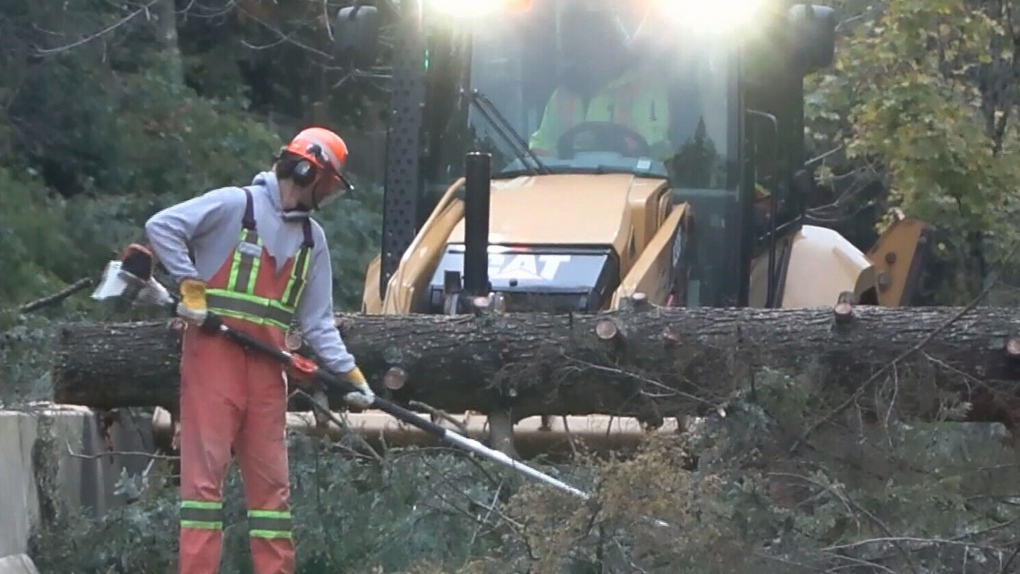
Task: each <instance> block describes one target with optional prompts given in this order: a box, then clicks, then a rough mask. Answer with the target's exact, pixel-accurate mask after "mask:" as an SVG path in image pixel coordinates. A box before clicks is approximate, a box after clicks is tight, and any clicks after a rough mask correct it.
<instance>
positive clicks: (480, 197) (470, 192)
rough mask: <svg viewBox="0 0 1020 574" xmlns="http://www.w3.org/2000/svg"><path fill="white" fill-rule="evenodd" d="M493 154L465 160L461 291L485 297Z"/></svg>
mask: <svg viewBox="0 0 1020 574" xmlns="http://www.w3.org/2000/svg"><path fill="white" fill-rule="evenodd" d="M491 166H492V155H490V154H487V153H483V152H476V151H473V152H469V153H468V154H467V156H466V157H465V158H464V291H465V295H467V296H468V297H479V296H482V297H485V296H488V295H489V292H490V291H491V288H490V285H489V191H490V188H491V181H492V180H491V179H490V173H491V172H490V170H491Z"/></svg>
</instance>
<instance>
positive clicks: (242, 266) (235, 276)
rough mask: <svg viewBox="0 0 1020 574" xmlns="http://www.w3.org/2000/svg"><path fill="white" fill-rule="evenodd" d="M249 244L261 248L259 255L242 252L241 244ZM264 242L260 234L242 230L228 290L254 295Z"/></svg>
mask: <svg viewBox="0 0 1020 574" xmlns="http://www.w3.org/2000/svg"><path fill="white" fill-rule="evenodd" d="M242 243H248V244H251V245H255V246H256V247H258V248H259V251H260V253H259V255H258V256H255V255H254V254H248V253H244V252H242V251H241V244H242ZM261 250H262V242H261V241H260V240H259V234H258V233H257V232H256V231H255V230H253V229H242V230H241V238H240V241H239V242H238V244H237V246H236V247H235V248H234V263H233V265H232V266H231V268H230V282H229V283H227V289H228V290H230V291H237V292H240V293H254V291H255V277H256V274H257V273H258V270H259V263H260V262H261V260H262V256H261V255H262V254H261Z"/></svg>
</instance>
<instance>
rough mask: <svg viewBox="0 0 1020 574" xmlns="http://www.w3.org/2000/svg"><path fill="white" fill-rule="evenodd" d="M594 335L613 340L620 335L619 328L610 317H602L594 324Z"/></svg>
mask: <svg viewBox="0 0 1020 574" xmlns="http://www.w3.org/2000/svg"><path fill="white" fill-rule="evenodd" d="M595 336H596V337H598V338H599V339H601V340H603V341H613V340H615V339H616V338H617V337H619V336H620V328H619V327H617V326H616V323H614V322H613V320H612V319H602V320H600V321H599V322H598V323H596V324H595Z"/></svg>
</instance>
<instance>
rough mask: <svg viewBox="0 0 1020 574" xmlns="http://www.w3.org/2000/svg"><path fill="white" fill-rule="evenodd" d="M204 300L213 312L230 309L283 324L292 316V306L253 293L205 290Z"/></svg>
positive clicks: (288, 322)
mask: <svg viewBox="0 0 1020 574" xmlns="http://www.w3.org/2000/svg"><path fill="white" fill-rule="evenodd" d="M205 300H206V304H207V305H208V307H209V310H211V311H213V312H223V311H231V312H234V313H241V314H243V315H248V316H250V317H256V318H258V319H265V320H269V321H275V322H277V323H283V324H284V325H290V320H291V319H292V318H293V316H294V309H293V308H288V307H287V306H285V305H283V304H282V303H280V302H279V301H276V300H274V299H266V298H264V297H256V296H254V295H244V294H241V293H231V292H229V291H219V290H215V291H213V292H212V293H209V292H206V296H205Z"/></svg>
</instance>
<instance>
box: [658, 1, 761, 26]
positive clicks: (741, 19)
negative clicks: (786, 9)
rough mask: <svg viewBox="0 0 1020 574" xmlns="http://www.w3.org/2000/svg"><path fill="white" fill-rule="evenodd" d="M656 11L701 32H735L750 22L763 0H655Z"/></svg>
mask: <svg viewBox="0 0 1020 574" xmlns="http://www.w3.org/2000/svg"><path fill="white" fill-rule="evenodd" d="M655 1H656V5H657V7H658V8H659V10H660V11H661V12H662V13H663V14H665V15H666V16H668V17H669V18H670V19H671V20H673V21H674V22H676V23H677V24H679V25H681V26H682V27H684V28H689V29H691V30H693V31H701V32H707V33H712V32H721V31H730V30H735V29H737V28H739V27H741V26H742V25H744V24H746V23H748V22H749V21H751V19H752V18H753V17H754V16H755V14H756V13H757V10H758V8H759V7H760V6H761V4H762V0H655Z"/></svg>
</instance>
